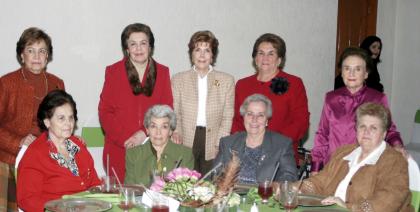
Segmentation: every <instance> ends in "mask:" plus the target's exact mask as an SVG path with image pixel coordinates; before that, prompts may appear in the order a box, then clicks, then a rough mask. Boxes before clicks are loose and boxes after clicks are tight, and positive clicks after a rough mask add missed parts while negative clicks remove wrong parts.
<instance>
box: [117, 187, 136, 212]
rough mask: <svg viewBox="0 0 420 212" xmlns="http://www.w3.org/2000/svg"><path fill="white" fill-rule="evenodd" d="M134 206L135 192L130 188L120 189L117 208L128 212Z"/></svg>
mask: <svg viewBox="0 0 420 212" xmlns="http://www.w3.org/2000/svg"><path fill="white" fill-rule="evenodd" d="M135 204H136V196H135V190H134V189H132V188H125V187H122V188H120V203H119V204H118V207H119V208H121V209H122V210H123V211H128V210H130V209H131V208H134V206H135Z"/></svg>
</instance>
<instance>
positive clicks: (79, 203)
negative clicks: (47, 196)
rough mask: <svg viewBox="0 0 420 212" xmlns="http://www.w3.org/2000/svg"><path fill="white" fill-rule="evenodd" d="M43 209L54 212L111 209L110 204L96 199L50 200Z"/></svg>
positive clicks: (88, 211) (85, 211) (87, 211)
mask: <svg viewBox="0 0 420 212" xmlns="http://www.w3.org/2000/svg"><path fill="white" fill-rule="evenodd" d="M45 208H46V209H47V210H49V211H55V212H65V211H74V212H76V211H77V212H90V211H107V210H109V209H111V208H112V204H111V203H109V202H105V201H102V200H96V199H58V200H51V201H48V202H47V203H46V204H45Z"/></svg>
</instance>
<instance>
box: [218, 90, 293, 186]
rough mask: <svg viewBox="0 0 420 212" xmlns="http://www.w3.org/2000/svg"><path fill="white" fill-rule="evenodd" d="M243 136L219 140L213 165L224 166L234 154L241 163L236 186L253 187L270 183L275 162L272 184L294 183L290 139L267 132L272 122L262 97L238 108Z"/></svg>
mask: <svg viewBox="0 0 420 212" xmlns="http://www.w3.org/2000/svg"><path fill="white" fill-rule="evenodd" d="M240 113H241V116H242V117H243V119H244V126H245V129H246V131H245V132H238V133H236V134H234V135H231V136H227V137H223V138H222V139H220V145H219V153H218V154H217V157H216V160H215V163H214V164H215V165H217V164H218V163H220V162H222V163H223V164H227V163H228V162H229V161H230V160H231V158H232V153H231V152H232V151H235V152H236V153H237V155H238V157H239V159H240V161H241V169H240V172H239V183H244V184H256V183H258V182H261V181H264V180H267V179H268V180H269V179H270V178H271V177H272V175H273V172H274V171H275V167H276V164H277V162H279V164H280V165H279V169H278V171H277V174H276V176H275V178H274V181H282V180H290V181H295V180H296V179H297V176H296V173H297V170H296V162H295V159H294V155H293V148H292V141H291V140H290V138H288V137H286V136H283V135H280V134H278V133H275V132H272V131H269V130H266V127H267V122H268V120H269V119H270V118H271V115H272V108H271V101H270V99H268V98H267V97H266V96H264V95H261V94H253V95H251V96H248V97H247V98H246V99H245V101H244V102H243V104H242V105H241V107H240Z"/></svg>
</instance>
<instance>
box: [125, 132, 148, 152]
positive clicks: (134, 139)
mask: <svg viewBox="0 0 420 212" xmlns="http://www.w3.org/2000/svg"><path fill="white" fill-rule="evenodd" d="M146 137H147V136H146V133H144V131H143V130H139V131H137V132H136V133H134V134H133V135H132V136H131V137H130V138H128V139H127V140H126V141H125V142H124V147H125V148H126V149H130V148H133V147H136V146H138V145H140V144H142V143H143V142H144V139H146Z"/></svg>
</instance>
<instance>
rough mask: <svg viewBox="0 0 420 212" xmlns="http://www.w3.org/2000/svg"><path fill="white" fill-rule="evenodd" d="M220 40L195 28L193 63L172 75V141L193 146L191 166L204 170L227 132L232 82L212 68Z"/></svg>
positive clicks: (192, 38) (232, 80)
mask: <svg viewBox="0 0 420 212" xmlns="http://www.w3.org/2000/svg"><path fill="white" fill-rule="evenodd" d="M218 45H219V42H218V41H217V38H216V37H215V36H214V35H213V33H211V32H210V31H198V32H196V33H194V34H193V36H192V37H191V39H190V42H189V44H188V48H189V51H188V53H189V56H190V61H191V64H192V67H191V69H190V70H188V71H184V72H181V73H178V74H176V75H175V76H174V77H173V78H172V92H173V97H174V110H175V113H176V116H177V120H178V123H177V128H176V131H175V132H174V135H173V136H172V139H173V140H174V142H177V143H181V142H182V143H183V144H184V145H185V146H187V147H190V148H192V149H193V155H194V169H195V170H197V171H199V172H200V173H202V174H203V173H205V172H207V171H208V170H210V169H211V168H212V166H213V159H214V158H215V157H216V154H217V150H218V146H219V139H220V138H221V137H223V136H227V135H229V134H230V128H231V126H232V118H233V101H234V95H235V94H234V88H235V82H234V79H233V77H232V76H231V75H229V74H226V73H223V72H220V71H216V70H214V69H213V66H214V64H215V63H216V58H217V53H218Z"/></svg>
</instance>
